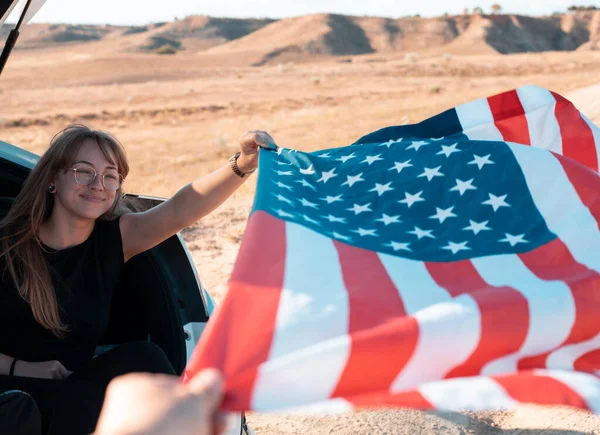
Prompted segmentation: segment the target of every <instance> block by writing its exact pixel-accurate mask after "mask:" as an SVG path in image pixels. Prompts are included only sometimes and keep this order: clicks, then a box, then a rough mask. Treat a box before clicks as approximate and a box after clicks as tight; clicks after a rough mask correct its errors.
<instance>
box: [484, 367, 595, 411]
mask: <svg viewBox="0 0 600 435" xmlns="http://www.w3.org/2000/svg"><path fill="white" fill-rule="evenodd" d="M492 379H494V380H495V381H496V382H498V384H500V385H501V386H502V387H503V388H504V389H505V390H506V393H507V394H508V395H509V396H510V397H512V398H513V399H514V400H516V401H519V402H522V403H536V404H540V405H568V406H575V407H577V408H582V409H586V410H588V411H589V410H590V409H589V407H588V405H587V403H586V401H585V400H584V399H583V398H582V397H581V396H580V395H579V393H577V392H576V391H575V390H573V389H572V388H571V387H569V386H567V385H565V384H564V383H562V382H560V381H558V380H556V379H554V378H551V377H548V376H542V375H534V374H532V373H528V372H521V373H519V374H517V375H510V376H497V377H496V376H495V377H492Z"/></svg>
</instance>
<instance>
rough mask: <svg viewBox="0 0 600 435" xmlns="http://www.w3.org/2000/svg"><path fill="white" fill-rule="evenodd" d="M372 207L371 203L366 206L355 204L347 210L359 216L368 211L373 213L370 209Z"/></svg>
mask: <svg viewBox="0 0 600 435" xmlns="http://www.w3.org/2000/svg"><path fill="white" fill-rule="evenodd" d="M370 205H371V203H370V202H369V203H368V204H364V205H359V204H354V207H351V208H347V209H346V210H348V211H353V212H354V214H355V215H357V214H361V213H363V212H366V211H373V210H371V209H370V208H369V206H370Z"/></svg>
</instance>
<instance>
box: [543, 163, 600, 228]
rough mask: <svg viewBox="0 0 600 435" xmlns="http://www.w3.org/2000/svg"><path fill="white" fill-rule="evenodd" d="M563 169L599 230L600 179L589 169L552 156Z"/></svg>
mask: <svg viewBox="0 0 600 435" xmlns="http://www.w3.org/2000/svg"><path fill="white" fill-rule="evenodd" d="M554 157H556V158H557V159H558V161H559V163H560V164H561V166H562V167H563V170H564V171H565V174H566V175H567V178H568V179H569V181H570V182H571V184H572V185H573V188H574V189H575V191H576V192H577V195H578V196H579V199H580V200H581V202H582V203H583V204H584V205H585V206H586V207H587V208H588V209H589V210H590V213H591V214H592V216H594V219H595V220H596V222H597V223H598V228H599V229H600V196H599V195H598V192H600V177H599V176H598V174H597V173H596V172H594V171H592V170H591V169H588V168H582V167H581V165H580V164H578V163H576V162H574V161H573V160H570V159H567V158H565V157H563V156H560V155H556V154H555V155H554Z"/></svg>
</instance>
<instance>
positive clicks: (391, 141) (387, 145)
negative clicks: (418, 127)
mask: <svg viewBox="0 0 600 435" xmlns="http://www.w3.org/2000/svg"><path fill="white" fill-rule="evenodd" d="M398 142H402V138H400V139H396V140H393V139H390V140H388V141H387V142H384V143H382V144H379V146H380V147H388V149H389V148H390V146H392V145H394V144H395V143H398Z"/></svg>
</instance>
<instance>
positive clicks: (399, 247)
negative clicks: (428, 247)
mask: <svg viewBox="0 0 600 435" xmlns="http://www.w3.org/2000/svg"><path fill="white" fill-rule="evenodd" d="M408 245H410V243H399V242H393V241H392V242H390V243H387V244H385V245H383V246H387V247H390V248H392V249H393V250H394V251H412V249H410V248H409V247H408Z"/></svg>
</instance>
